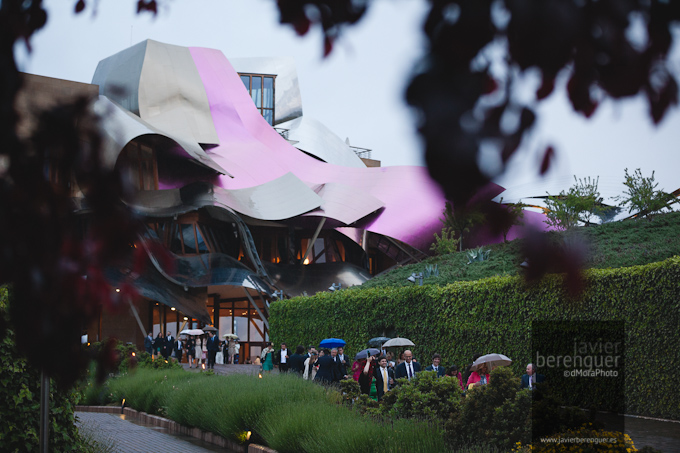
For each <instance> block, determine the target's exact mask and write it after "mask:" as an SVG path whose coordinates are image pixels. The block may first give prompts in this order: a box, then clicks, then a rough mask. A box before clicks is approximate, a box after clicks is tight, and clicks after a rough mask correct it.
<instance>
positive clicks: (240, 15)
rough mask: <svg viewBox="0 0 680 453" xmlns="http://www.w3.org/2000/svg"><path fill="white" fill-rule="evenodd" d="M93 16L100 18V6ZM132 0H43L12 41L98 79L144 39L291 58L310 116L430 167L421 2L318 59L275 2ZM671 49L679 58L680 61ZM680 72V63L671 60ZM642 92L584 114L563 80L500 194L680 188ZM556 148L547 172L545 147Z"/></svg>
mask: <svg viewBox="0 0 680 453" xmlns="http://www.w3.org/2000/svg"><path fill="white" fill-rule="evenodd" d="M95 3H97V5H96V14H94V12H95V11H94V8H93V6H94V4H95ZM136 3H137V2H136V1H134V0H99V1H98V2H95V1H94V0H89V1H88V2H87V4H88V8H87V9H86V11H85V12H84V13H81V14H78V15H76V14H74V12H73V7H74V5H75V0H46V1H45V2H44V4H45V8H46V9H47V11H48V23H47V26H46V27H45V28H44V29H43V30H41V31H39V32H38V33H37V34H36V35H35V37H34V38H33V39H32V41H31V45H32V52H31V53H30V54H29V53H27V52H26V51H25V48H24V47H23V46H21V45H19V46H17V51H18V55H19V65H20V69H21V70H23V71H25V72H29V73H32V74H39V75H44V76H49V77H55V78H61V79H66V80H73V81H79V82H87V83H89V82H91V79H92V75H93V74H94V71H95V68H96V67H97V63H98V62H99V61H100V60H102V59H104V58H106V57H108V56H110V55H113V54H114V53H117V52H119V51H121V50H123V49H125V48H127V47H129V46H131V45H134V44H136V43H138V42H140V41H143V40H145V39H154V40H157V41H161V42H165V43H169V44H175V45H180V46H186V47H193V46H198V47H209V48H214V49H219V50H221V51H222V52H223V53H224V54H225V56H226V57H227V58H243V57H269V56H289V57H293V58H294V59H295V62H296V66H297V72H298V79H299V84H300V91H301V95H302V105H303V114H304V115H305V116H310V117H313V118H315V119H317V120H319V121H321V122H322V123H323V124H325V125H326V126H327V127H328V128H329V129H331V130H332V131H333V132H335V133H336V134H337V135H338V136H339V137H340V138H342V139H345V138H349V140H350V143H351V144H352V145H353V146H358V147H362V148H369V149H371V150H372V158H373V159H377V160H380V161H381V162H382V165H383V166H393V165H424V163H423V162H424V161H423V158H422V142H421V139H420V138H419V137H418V135H417V134H416V132H415V126H414V125H415V121H414V116H413V113H412V112H411V111H410V110H409V108H408V106H407V105H406V104H405V102H404V101H403V97H404V96H403V94H404V90H405V87H406V86H407V84H408V81H409V77H410V75H411V71H412V68H413V67H414V65H415V64H416V62H417V61H418V59H419V58H420V57H421V56H422V55H423V54H424V52H425V49H426V47H425V46H426V42H425V39H424V37H423V34H422V32H421V29H422V23H423V20H424V18H425V14H426V13H427V7H428V2H427V1H425V0H373V1H372V2H371V7H370V8H369V10H368V13H367V14H366V15H365V16H364V18H363V19H362V20H361V21H360V22H359V23H358V24H357V25H355V26H353V27H349V28H347V29H346V30H345V31H344V34H343V35H342V36H341V38H340V39H339V41H338V42H337V43H336V46H335V48H334V50H333V52H332V54H331V55H330V56H329V57H327V58H323V56H322V38H321V34H320V31H319V30H318V29H313V30H312V31H311V32H310V33H308V34H307V35H306V36H305V37H302V38H301V37H298V36H297V35H296V34H295V33H294V32H293V30H292V29H291V28H290V27H287V26H286V27H284V26H281V25H279V23H278V11H277V9H276V2H275V1H274V0H201V1H200V2H197V1H195V0H194V1H188V0H160V1H159V4H160V10H159V13H158V15H157V16H156V17H155V18H154V17H153V16H152V15H150V14H141V15H138V14H136V12H135V9H136ZM677 47H678V46H676V47H675V48H674V52H673V54H674V55H675V56H678V58H675V61H678V60H680V50H679V49H678V48H677ZM673 70H674V71H675V74H676V78H677V76H678V74H680V66H676V67H674V68H673ZM647 111H648V107H647V104H646V102H644V100H643V98H642V97H641V96H639V97H637V98H633V99H630V100H627V101H624V102H614V101H605V102H604V103H603V104H602V105H601V106H600V107H599V109H598V110H597V111H596V113H595V115H594V116H593V117H592V118H591V119H589V120H586V119H584V118H583V117H581V116H579V115H577V114H575V113H573V112H572V111H571V108H570V106H569V104H568V101H567V98H566V94H565V90H564V86H563V84H562V86H558V89H557V90H556V91H555V93H554V94H552V95H551V96H550V97H549V98H548V99H547V100H546V101H545V102H543V103H541V105H540V106H539V122H538V124H537V127H536V128H534V130H533V132H531V134H530V135H529V136H528V137H527V139H526V140H525V142H524V143H523V146H522V148H521V150H520V151H519V152H518V153H517V154H516V156H515V158H514V159H513V161H512V162H511V165H510V168H509V171H507V172H506V174H505V175H502V176H501V177H499V178H497V180H496V182H498V183H499V184H501V185H502V186H503V187H505V188H506V189H508V190H507V192H506V193H505V194H503V196H504V201H518V200H520V199H526V197H527V196H531V195H544V194H545V193H546V192H550V193H551V194H556V193H558V192H559V191H560V190H566V189H568V188H569V186H571V185H572V184H573V182H574V179H573V177H574V175H575V176H577V177H579V178H581V177H593V178H594V177H599V181H600V182H599V188H600V191H601V192H602V195H603V196H604V197H605V199H608V198H610V197H612V196H615V195H621V194H622V191H623V189H624V187H623V185H622V181H623V179H624V168H628V169H629V171H630V172H631V173H632V171H634V170H635V169H636V168H641V170H642V172H643V174H644V175H645V176H650V175H651V173H652V171H655V178H656V181H657V182H659V188H660V189H664V190H666V191H669V192H670V191H673V190H675V189H677V188H680V177H678V169H679V168H680V165H679V164H680V152H679V149H678V148H679V147H680V111H679V110H678V108H677V107H676V108H675V109H674V110H673V111H672V112H671V113H670V114H668V115H667V116H666V118H665V119H664V121H663V122H662V123H661V124H660V125H659V126H654V125H653V124H652V122H651V120H650V118H649V115H648V113H647ZM548 145H552V146H554V147H555V149H556V159H555V162H554V165H553V166H552V168H551V170H550V171H549V172H548V174H547V175H546V176H545V177H540V176H539V175H538V167H539V162H540V159H541V156H542V152H543V150H545V148H546V147H547V146H548Z"/></svg>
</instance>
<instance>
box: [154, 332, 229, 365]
mask: <svg viewBox="0 0 680 453" xmlns="http://www.w3.org/2000/svg"><path fill="white" fill-rule="evenodd" d="M204 348H205V354H204ZM144 349H145V350H146V352H148V353H149V354H151V355H152V356H162V357H163V358H164V359H165V360H170V359H171V358H174V359H176V360H177V361H178V362H180V363H181V362H182V357H183V356H184V354H186V356H187V362H189V368H194V367H196V368H198V367H199V366H201V364H202V361H203V359H204V358H205V359H207V360H206V367H207V368H208V369H214V368H215V363H216V358H217V354H218V353H219V352H222V353H223V357H224V363H225V364H227V363H232V361H234V360H238V351H239V344H238V343H237V342H236V341H235V340H233V339H230V340H229V341H221V340H220V339H219V338H217V335H215V332H208V337H207V338H203V337H202V336H197V337H194V336H189V337H188V338H187V339H186V340H185V339H182V338H181V337H180V338H175V337H173V336H172V333H171V332H170V331H168V333H167V336H165V337H163V335H161V333H160V332H159V333H158V335H157V336H156V338H153V335H152V333H151V332H149V334H148V335H147V336H146V338H144ZM204 356H205V357H204Z"/></svg>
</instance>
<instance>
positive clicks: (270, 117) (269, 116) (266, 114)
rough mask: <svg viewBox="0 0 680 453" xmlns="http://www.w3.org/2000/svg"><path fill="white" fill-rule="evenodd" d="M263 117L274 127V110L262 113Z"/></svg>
mask: <svg viewBox="0 0 680 453" xmlns="http://www.w3.org/2000/svg"><path fill="white" fill-rule="evenodd" d="M262 116H264V119H265V120H267V122H268V123H269V124H270V125H272V126H273V125H274V111H273V110H264V111H262Z"/></svg>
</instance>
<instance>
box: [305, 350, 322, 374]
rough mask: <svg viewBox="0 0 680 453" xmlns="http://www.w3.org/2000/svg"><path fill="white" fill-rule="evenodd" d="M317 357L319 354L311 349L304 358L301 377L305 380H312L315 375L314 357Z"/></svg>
mask: <svg viewBox="0 0 680 453" xmlns="http://www.w3.org/2000/svg"><path fill="white" fill-rule="evenodd" d="M318 358H319V354H317V353H316V350H314V351H311V352H310V353H309V357H307V358H306V359H305V371H304V373H302V379H305V380H312V381H313V380H314V377H315V376H316V369H317V366H316V359H318Z"/></svg>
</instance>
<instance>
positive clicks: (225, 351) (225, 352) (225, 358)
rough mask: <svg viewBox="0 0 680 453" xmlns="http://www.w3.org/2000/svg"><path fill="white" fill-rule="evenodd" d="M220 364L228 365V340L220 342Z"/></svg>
mask: <svg viewBox="0 0 680 453" xmlns="http://www.w3.org/2000/svg"><path fill="white" fill-rule="evenodd" d="M222 363H223V364H225V365H226V364H228V363H229V340H225V341H223V342H222Z"/></svg>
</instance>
